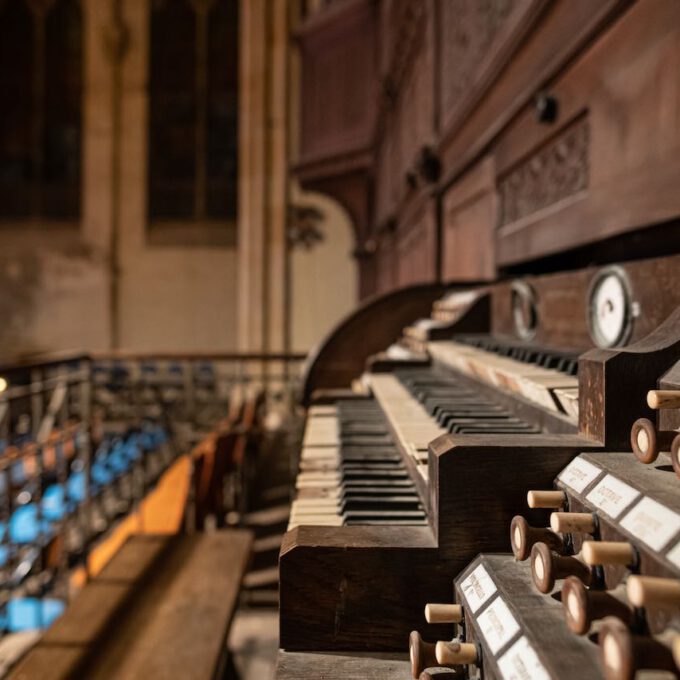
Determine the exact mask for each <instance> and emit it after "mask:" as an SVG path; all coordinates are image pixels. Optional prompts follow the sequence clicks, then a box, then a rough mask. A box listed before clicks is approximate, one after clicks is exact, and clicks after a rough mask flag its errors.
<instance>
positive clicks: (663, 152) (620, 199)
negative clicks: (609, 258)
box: [496, 0, 680, 265]
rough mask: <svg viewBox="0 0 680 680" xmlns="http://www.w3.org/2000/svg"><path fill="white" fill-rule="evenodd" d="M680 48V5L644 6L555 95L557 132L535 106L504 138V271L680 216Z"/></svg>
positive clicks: (553, 89)
mask: <svg viewBox="0 0 680 680" xmlns="http://www.w3.org/2000/svg"><path fill="white" fill-rule="evenodd" d="M679 45H680V7H679V6H678V4H677V3H676V2H673V1H672V0H660V1H656V2H644V1H643V2H639V3H637V4H636V5H635V6H634V7H632V8H631V9H630V10H629V11H628V12H627V13H626V15H625V16H623V17H622V18H621V19H620V20H619V21H618V22H617V23H616V24H615V25H614V26H612V28H611V29H610V30H609V31H608V32H607V33H606V34H605V35H604V36H603V37H602V38H601V39H600V40H598V42H597V43H596V44H594V45H593V46H592V47H591V49H589V50H588V51H586V52H585V53H584V54H583V55H582V56H581V57H580V58H579V59H578V61H577V62H576V63H575V64H574V65H573V66H572V67H571V68H570V69H569V70H568V71H567V72H566V73H565V74H564V76H563V77H561V78H560V79H559V80H557V81H556V82H554V83H553V84H551V85H550V86H549V88H548V91H549V92H550V95H551V96H552V97H554V98H555V101H556V102H557V106H558V109H557V110H558V118H557V121H556V123H553V124H548V125H546V124H543V125H541V124H540V123H537V122H536V117H535V111H534V109H533V107H532V106H531V107H530V106H527V107H526V108H525V110H524V112H523V113H522V115H521V116H520V117H519V118H518V119H517V121H516V122H515V123H514V124H513V125H512V126H511V127H510V129H509V130H508V131H507V133H505V134H504V135H503V137H502V138H501V139H500V140H499V142H498V146H497V150H496V153H497V155H498V162H499V171H500V173H501V175H500V180H499V187H500V192H501V210H500V214H499V224H500V225H501V229H500V230H499V233H498V246H497V253H498V262H499V264H500V265H510V264H516V263H518V262H521V261H528V260H531V259H535V258H537V257H542V256H545V255H548V254H553V253H556V252H561V251H564V250H567V249H569V248H573V247H576V246H580V245H583V244H588V243H592V242H594V241H599V240H601V239H603V238H607V237H611V236H614V235H617V234H620V233H622V232H626V231H630V230H633V229H638V228H644V227H648V226H650V225H654V224H657V223H660V222H664V221H668V220H671V219H674V218H676V217H677V216H678V215H680V197H679V196H678V192H677V187H676V181H675V178H677V176H678V175H679V174H680V161H678V153H677V151H678V149H679V148H680V119H679V118H678V112H677V107H676V104H675V103H676V100H677V96H678V85H677V78H676V74H677V72H678V70H679V69H680V47H679ZM548 137H550V141H549V142H548V143H546V142H544V140H545V139H546V138H548Z"/></svg>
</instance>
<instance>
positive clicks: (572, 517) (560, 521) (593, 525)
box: [550, 512, 597, 534]
mask: <svg viewBox="0 0 680 680" xmlns="http://www.w3.org/2000/svg"><path fill="white" fill-rule="evenodd" d="M550 528H551V529H552V530H553V531H556V532H557V533H558V534H594V533H595V530H596V529H597V518H596V517H595V515H593V514H592V513H591V512H553V513H552V514H551V515H550Z"/></svg>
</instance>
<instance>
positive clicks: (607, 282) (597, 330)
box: [590, 271, 631, 347]
mask: <svg viewBox="0 0 680 680" xmlns="http://www.w3.org/2000/svg"><path fill="white" fill-rule="evenodd" d="M630 321H631V313H630V299H629V295H628V289H627V287H626V284H625V282H624V280H623V277H622V276H621V274H619V273H618V272H613V271H610V272H608V273H606V274H603V275H601V276H600V278H599V279H598V280H597V281H596V282H595V285H594V286H593V289H592V292H591V295H590V330H591V334H592V336H593V340H594V341H595V343H596V344H597V345H598V346H599V347H615V346H616V345H620V344H621V343H622V342H623V341H624V340H625V339H626V336H627V335H628V331H629V330H630Z"/></svg>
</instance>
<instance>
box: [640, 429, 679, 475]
mask: <svg viewBox="0 0 680 680" xmlns="http://www.w3.org/2000/svg"><path fill="white" fill-rule="evenodd" d="M677 434H678V433H677V432H675V431H673V430H657V429H656V425H654V423H653V422H652V421H651V420H648V419H647V418H639V419H638V420H636V421H635V422H634V423H633V427H631V428H630V446H631V448H632V449H633V453H634V454H635V457H636V458H637V459H638V460H639V461H640V462H641V463H645V464H647V465H648V464H649V463H653V462H654V461H655V460H656V459H657V458H658V457H659V453H660V452H661V451H670V450H671V444H672V443H673V438H674V437H675V436H676V435H677Z"/></svg>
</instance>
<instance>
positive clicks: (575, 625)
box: [562, 576, 634, 635]
mask: <svg viewBox="0 0 680 680" xmlns="http://www.w3.org/2000/svg"><path fill="white" fill-rule="evenodd" d="M562 608H563V610H564V619H565V621H566V623H567V626H569V629H570V630H571V631H572V632H573V633H576V635H586V633H588V631H589V630H590V627H591V625H592V624H593V621H598V620H599V619H604V618H605V617H607V616H615V617H616V618H618V619H620V620H621V621H624V622H625V623H626V624H631V623H632V622H633V616H634V614H633V610H632V609H631V608H630V607H629V606H628V604H627V603H626V601H625V586H622V587H620V588H617V589H616V590H614V591H606V590H590V589H588V588H586V586H585V584H584V583H583V581H581V580H580V579H578V578H576V577H575V576H567V578H566V579H565V580H564V585H563V586H562Z"/></svg>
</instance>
